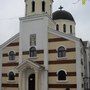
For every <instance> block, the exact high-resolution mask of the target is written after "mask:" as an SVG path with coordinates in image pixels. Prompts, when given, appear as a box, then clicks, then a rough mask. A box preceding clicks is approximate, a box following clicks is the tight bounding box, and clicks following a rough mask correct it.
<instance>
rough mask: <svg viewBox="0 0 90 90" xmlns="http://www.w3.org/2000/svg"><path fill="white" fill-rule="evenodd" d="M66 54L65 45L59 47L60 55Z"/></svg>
mask: <svg viewBox="0 0 90 90" xmlns="http://www.w3.org/2000/svg"><path fill="white" fill-rule="evenodd" d="M65 56H66V50H65V48H64V47H63V46H61V47H59V48H58V57H59V58H61V57H65Z"/></svg>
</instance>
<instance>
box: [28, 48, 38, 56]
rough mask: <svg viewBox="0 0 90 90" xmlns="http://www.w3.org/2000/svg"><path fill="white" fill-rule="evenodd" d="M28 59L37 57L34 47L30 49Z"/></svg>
mask: <svg viewBox="0 0 90 90" xmlns="http://www.w3.org/2000/svg"><path fill="white" fill-rule="evenodd" d="M29 52H30V57H36V56H37V51H36V48H35V47H31V48H30V51H29Z"/></svg>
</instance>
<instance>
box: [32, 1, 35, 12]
mask: <svg viewBox="0 0 90 90" xmlns="http://www.w3.org/2000/svg"><path fill="white" fill-rule="evenodd" d="M34 11H35V1H34V0H33V1H32V12H34Z"/></svg>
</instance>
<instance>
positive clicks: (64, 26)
mask: <svg viewBox="0 0 90 90" xmlns="http://www.w3.org/2000/svg"><path fill="white" fill-rule="evenodd" d="M63 32H65V33H66V24H64V25H63Z"/></svg>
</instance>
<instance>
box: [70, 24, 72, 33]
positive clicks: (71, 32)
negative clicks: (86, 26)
mask: <svg viewBox="0 0 90 90" xmlns="http://www.w3.org/2000/svg"><path fill="white" fill-rule="evenodd" d="M70 34H72V25H70Z"/></svg>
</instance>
